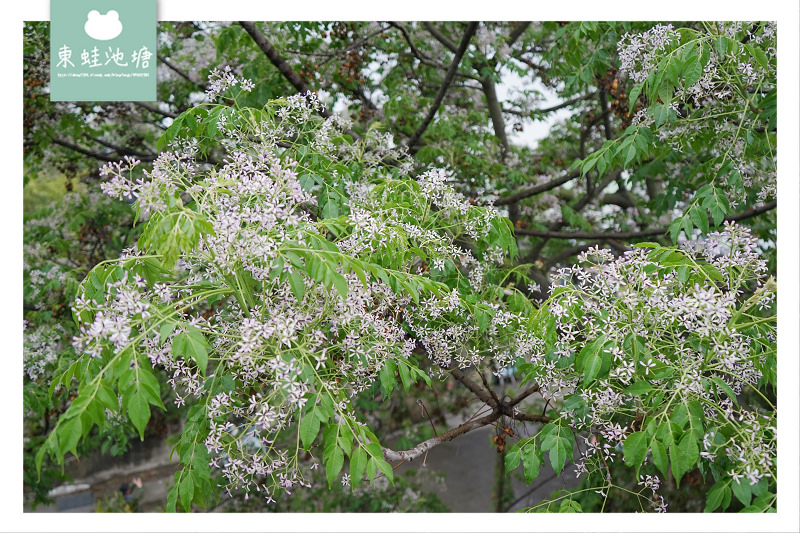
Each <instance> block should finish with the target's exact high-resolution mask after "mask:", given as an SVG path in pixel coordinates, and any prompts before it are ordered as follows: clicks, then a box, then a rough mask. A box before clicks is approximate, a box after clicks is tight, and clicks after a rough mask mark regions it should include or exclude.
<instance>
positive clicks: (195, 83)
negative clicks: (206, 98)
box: [156, 54, 208, 91]
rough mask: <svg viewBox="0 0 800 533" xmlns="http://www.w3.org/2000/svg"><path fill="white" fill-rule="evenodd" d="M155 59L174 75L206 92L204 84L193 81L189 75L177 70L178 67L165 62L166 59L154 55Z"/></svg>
mask: <svg viewBox="0 0 800 533" xmlns="http://www.w3.org/2000/svg"><path fill="white" fill-rule="evenodd" d="M156 57H157V58H158V60H159V61H161V62H162V63H164V64H165V65H166V66H167V67H169V69H170V70H172V71H173V72H174V73H175V74H177V75H178V76H180V77H181V78H183V79H185V80H186V81H188V82H189V83H193V84H194V85H197V86H198V87H200V88H201V89H203V90H204V91H205V90H206V87H207V86H208V85H207V84H206V83H204V82H202V81H194V80H193V79H192V78H190V77H189V75H188V74H187V73H185V72H184V71H182V70H181V69H179V68H178V67H176V66H175V65H173V64H172V63H170V62H169V61H167V58H165V57H164V56H162V55H161V54H156Z"/></svg>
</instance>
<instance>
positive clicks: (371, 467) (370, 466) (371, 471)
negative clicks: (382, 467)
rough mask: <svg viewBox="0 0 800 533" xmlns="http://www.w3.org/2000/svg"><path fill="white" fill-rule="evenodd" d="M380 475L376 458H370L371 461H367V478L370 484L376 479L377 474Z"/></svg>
mask: <svg viewBox="0 0 800 533" xmlns="http://www.w3.org/2000/svg"><path fill="white" fill-rule="evenodd" d="M377 473H378V467H377V466H376V464H375V458H374V456H373V457H370V458H369V461H367V477H368V478H369V481H370V483H372V481H373V480H374V479H375V474H377Z"/></svg>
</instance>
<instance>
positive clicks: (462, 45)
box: [407, 22, 478, 155]
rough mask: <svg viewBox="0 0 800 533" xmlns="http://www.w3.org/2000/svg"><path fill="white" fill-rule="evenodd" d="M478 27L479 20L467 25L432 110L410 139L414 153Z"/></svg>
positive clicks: (410, 147)
mask: <svg viewBox="0 0 800 533" xmlns="http://www.w3.org/2000/svg"><path fill="white" fill-rule="evenodd" d="M477 28H478V23H477V22H470V23H469V26H467V31H465V32H464V36H463V37H462V38H461V43H460V44H459V45H458V50H456V53H455V57H453V61H452V63H450V68H449V69H447V74H446V75H445V77H444V81H443V82H442V86H441V87H439V93H438V94H437V95H436V98H435V99H434V101H433V105H432V106H431V109H430V111H428V115H427V116H426V117H425V120H423V121H422V124H420V125H419V127H418V128H417V131H415V132H414V134H413V135H412V136H411V138H410V139H409V140H408V143H407V146H408V149H409V152H411V154H412V155H413V154H414V153H415V152H416V151H417V149H416V147H415V145H416V144H417V141H419V139H420V137H422V134H423V133H425V130H426V129H427V128H428V126H429V125H430V123H431V122H432V121H433V117H434V116H436V112H437V111H438V110H439V106H441V105H442V102H443V101H444V95H445V94H446V93H447V89H448V87H450V83H451V82H452V81H453V78H454V77H455V75H456V72H457V71H458V66H459V65H460V64H461V58H462V57H463V56H464V52H466V51H467V45H469V41H470V39H471V38H472V36H473V35H474V34H475V30H476V29H477Z"/></svg>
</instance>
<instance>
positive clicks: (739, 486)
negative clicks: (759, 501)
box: [731, 479, 753, 507]
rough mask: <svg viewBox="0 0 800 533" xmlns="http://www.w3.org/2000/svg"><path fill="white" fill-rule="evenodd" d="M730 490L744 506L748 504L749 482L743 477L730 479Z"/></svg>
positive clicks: (749, 496) (749, 497)
mask: <svg viewBox="0 0 800 533" xmlns="http://www.w3.org/2000/svg"><path fill="white" fill-rule="evenodd" d="M731 490H732V491H733V494H734V496H736V498H737V499H738V500H739V501H740V502H742V505H744V506H745V507H746V506H748V505H750V500H751V498H752V496H753V495H752V493H751V491H750V482H749V481H747V480H743V479H737V480H731Z"/></svg>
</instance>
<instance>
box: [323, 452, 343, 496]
mask: <svg viewBox="0 0 800 533" xmlns="http://www.w3.org/2000/svg"><path fill="white" fill-rule="evenodd" d="M343 465H344V453H342V450H341V448H339V447H338V446H336V447H334V448H333V452H332V453H331V455H330V457H328V461H327V462H326V464H325V475H326V476H327V478H328V488H330V487H331V486H332V485H333V482H334V481H335V480H336V476H338V475H339V472H340V471H341V470H342V466H343Z"/></svg>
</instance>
